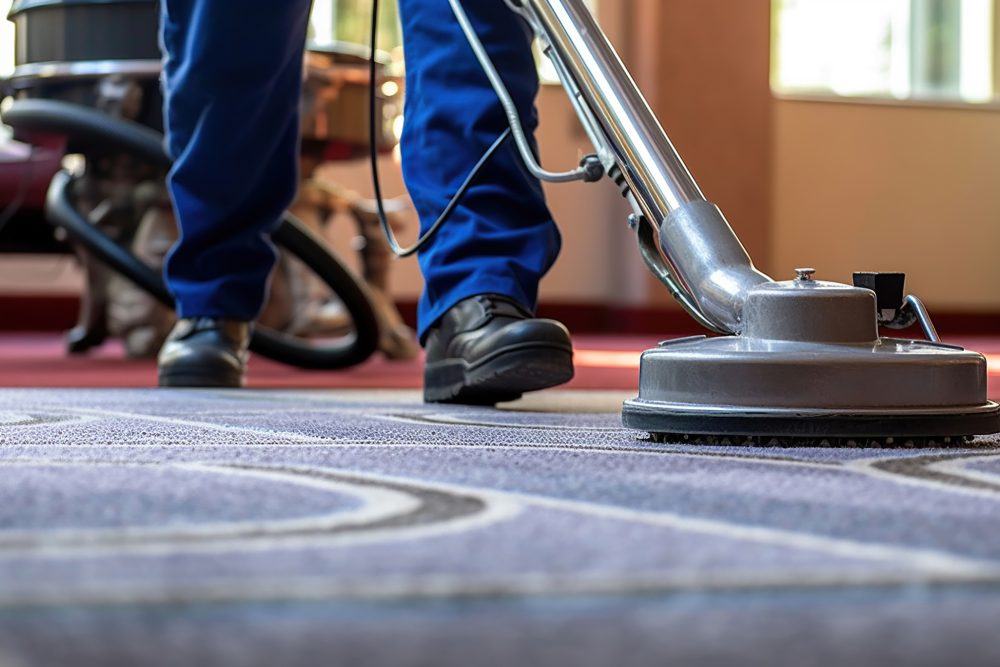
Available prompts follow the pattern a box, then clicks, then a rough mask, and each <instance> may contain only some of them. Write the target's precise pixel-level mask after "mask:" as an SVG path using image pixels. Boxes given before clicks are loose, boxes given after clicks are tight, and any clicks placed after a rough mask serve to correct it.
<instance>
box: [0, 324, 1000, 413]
mask: <svg viewBox="0 0 1000 667" xmlns="http://www.w3.org/2000/svg"><path fill="white" fill-rule="evenodd" d="M657 341H658V338H656V337H649V336H642V337H639V336H578V337H577V338H576V339H575V343H576V371H577V372H576V377H575V378H574V379H573V381H572V382H570V383H569V385H567V386H568V387H569V388H571V389H621V390H627V389H635V388H636V387H637V385H638V370H637V369H638V364H639V355H640V353H641V352H642V351H643V350H645V349H647V348H649V347H652V346H654V345H655V344H656V343H657ZM948 342H951V343H956V344H959V345H964V346H966V347H968V348H970V349H974V350H978V351H980V352H983V353H984V354H986V356H987V359H988V360H989V362H990V392H989V393H990V396H991V397H992V398H1000V337H975V338H974V337H966V338H955V339H950V340H949V341H948ZM421 370H422V361H421V360H416V361H411V362H390V361H387V360H386V359H384V358H383V357H381V356H380V355H376V356H375V357H373V358H372V359H371V360H369V361H368V362H367V363H365V364H363V365H361V366H359V367H357V368H353V369H350V370H346V371H303V370H299V369H296V368H290V367H288V366H284V365H282V364H278V363H275V362H273V361H270V360H268V359H264V358H262V357H254V358H253V360H252V361H251V365H250V375H249V385H250V386H251V387H257V388H311V389H318V388H330V389H416V388H418V387H420V384H421ZM155 384H156V368H155V365H154V364H153V362H152V361H133V360H129V359H126V358H125V357H124V354H123V352H122V348H121V346H120V345H118V344H117V343H116V342H110V343H108V344H106V345H104V346H103V347H102V348H100V349H99V350H96V351H95V352H93V353H91V354H89V355H86V356H72V357H71V356H67V355H66V353H65V349H64V345H63V341H62V337H61V336H59V335H56V334H51V333H45V334H34V335H32V334H0V387H150V386H153V385H155Z"/></svg>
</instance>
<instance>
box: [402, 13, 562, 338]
mask: <svg viewBox="0 0 1000 667" xmlns="http://www.w3.org/2000/svg"><path fill="white" fill-rule="evenodd" d="M464 7H465V10H466V12H467V13H468V14H469V17H470V19H471V20H472V23H473V24H474V26H475V27H476V31H477V33H478V34H479V36H480V39H481V40H482V42H483V44H484V45H485V47H486V49H487V51H488V52H489V54H490V56H491V58H492V60H493V62H494V63H495V65H496V67H497V69H498V70H499V71H500V74H501V76H502V77H503V79H504V83H506V85H507V88H508V90H509V91H510V94H511V96H512V97H513V98H514V101H515V103H516V105H517V108H518V111H519V113H520V116H521V122H522V124H523V125H524V127H525V130H526V131H527V133H528V135H529V136H533V134H534V131H535V129H536V128H537V126H538V114H537V111H536V109H535V97H536V95H537V94H538V74H537V70H536V68H535V62H534V58H533V56H532V53H531V48H530V47H531V36H530V32H529V29H528V27H527V25H526V24H525V23H524V21H523V20H522V19H521V18H520V17H518V16H517V15H516V14H514V12H512V11H511V10H510V9H509V8H508V7H507V5H506V4H505V3H504V2H503V0H465V2H464ZM399 11H400V18H401V19H402V23H403V42H404V49H405V52H406V67H407V68H406V108H405V123H404V126H403V137H402V154H403V177H404V179H405V181H406V186H407V190H408V191H409V193H410V197H411V198H412V199H413V202H414V205H415V206H416V208H417V211H418V212H419V214H420V220H421V223H422V227H423V228H424V229H426V227H427V226H428V225H430V224H432V223H433V222H434V220H435V219H436V218H437V216H438V214H440V212H441V211H442V210H443V209H444V207H445V206H446V205H447V204H448V202H449V200H450V199H451V197H452V196H453V195H454V193H455V191H456V190H457V189H458V187H459V185H460V184H461V183H462V181H464V180H465V178H466V176H467V175H468V174H469V171H470V170H471V169H472V167H473V166H474V165H475V164H476V162H477V161H478V160H479V158H480V157H481V156H482V155H483V153H484V152H486V150H488V148H489V146H490V145H491V144H492V143H493V142H494V141H495V140H496V138H497V137H498V136H499V135H500V134H501V133H502V132H503V131H504V130H505V129H506V128H507V125H508V121H507V117H506V115H505V114H504V111H503V108H502V107H501V105H500V103H499V101H498V100H497V96H496V93H495V92H494V91H493V89H492V87H490V83H489V80H488V79H487V78H486V75H485V74H484V73H483V71H482V68H481V67H480V65H479V62H478V61H477V60H476V58H475V56H474V54H473V52H472V49H471V47H470V46H469V44H468V42H467V41H466V39H465V36H464V35H463V33H462V30H461V28H460V27H459V25H458V22H457V21H456V20H455V16H454V14H453V13H452V10H451V7H450V6H449V3H448V1H447V0H399ZM559 247H560V237H559V232H558V230H557V229H556V226H555V223H553V221H552V214H551V213H550V212H549V210H548V207H547V206H546V204H545V198H544V195H543V193H542V188H541V185H540V184H539V182H538V180H537V179H535V178H534V177H533V176H532V175H531V174H530V173H529V172H528V170H527V169H526V168H525V166H524V163H523V162H522V161H521V158H520V156H519V154H518V152H517V148H516V146H515V144H514V142H513V141H512V140H509V141H508V142H507V143H506V144H505V145H504V146H503V148H502V149H501V150H500V151H499V152H498V153H497V154H496V155H495V156H494V157H493V158H492V159H491V160H490V162H489V163H487V165H486V166H485V168H484V170H483V171H482V173H481V175H480V177H479V178H478V179H477V180H476V182H475V184H474V185H473V186H472V187H471V188H470V189H469V191H468V192H467V193H466V195H465V196H464V197H463V198H462V201H461V204H460V205H459V206H458V208H457V209H455V213H454V214H453V215H452V217H451V218H450V219H449V221H448V222H447V223H446V224H445V225H444V226H443V227H442V228H441V230H440V232H439V233H438V236H437V238H435V239H434V241H433V242H432V243H431V244H430V246H429V247H428V248H427V249H426V250H424V251H423V252H421V253H420V256H419V257H420V267H421V269H422V271H423V274H424V281H425V288H424V294H423V297H422V298H421V300H420V306H419V309H418V315H419V317H418V320H419V329H420V331H419V333H420V335H421V337H423V335H424V334H425V333H426V330H427V328H428V327H429V326H431V325H432V324H433V323H434V322H435V321H436V320H437V319H438V318H440V317H441V316H442V315H444V313H445V312H446V311H447V310H448V309H449V308H451V307H452V306H453V305H455V304H456V303H457V302H458V301H461V300H462V299H464V298H466V297H469V296H474V295H477V294H486V293H492V294H501V295H504V296H508V297H510V298H512V299H514V300H515V301H517V302H519V303H521V304H523V305H525V306H527V307H528V308H530V309H531V310H534V309H535V306H536V303H537V299H538V283H539V281H540V280H541V278H542V276H543V275H544V274H545V273H546V272H547V271H548V270H549V268H550V267H551V265H552V263H553V262H554V261H555V258H556V255H557V254H558V253H559ZM421 339H422V338H421Z"/></svg>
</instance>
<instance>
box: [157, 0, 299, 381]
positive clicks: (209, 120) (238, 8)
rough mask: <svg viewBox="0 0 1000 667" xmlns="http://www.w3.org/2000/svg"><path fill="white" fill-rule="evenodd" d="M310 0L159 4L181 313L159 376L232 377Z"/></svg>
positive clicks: (288, 155) (273, 221)
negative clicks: (160, 9)
mask: <svg viewBox="0 0 1000 667" xmlns="http://www.w3.org/2000/svg"><path fill="white" fill-rule="evenodd" d="M310 5H311V0H282V1H281V2H246V1H245V0H164V1H163V4H162V7H163V15H162V26H161V28H162V33H161V40H162V46H163V51H164V56H165V60H164V88H165V98H166V103H165V122H166V127H167V144H168V149H169V151H170V154H171V157H173V159H174V168H173V169H172V170H171V172H170V176H169V186H170V193H171V196H172V197H173V200H174V205H175V208H176V211H177V216H178V223H179V226H180V231H181V237H180V240H179V241H178V243H177V245H176V246H175V247H174V248H173V250H172V251H171V253H170V255H169V257H168V259H167V263H166V269H165V273H166V280H167V284H168V286H169V288H170V291H171V292H172V294H173V295H174V297H175V299H176V300H177V312H178V316H179V317H180V318H182V320H181V322H180V323H179V324H178V328H177V329H176V330H175V332H174V334H172V335H171V338H170V339H168V342H167V345H166V346H165V347H164V350H163V352H162V353H161V357H160V380H161V384H169V385H190V384H208V385H217V384H234V383H236V382H237V381H239V382H241V381H242V374H243V366H244V363H243V358H244V357H245V345H246V338H247V335H248V331H247V325H246V323H248V322H250V321H252V320H253V319H255V318H256V317H257V314H258V313H259V311H260V309H261V307H262V305H263V303H264V300H265V297H266V290H267V280H268V276H269V274H270V271H271V268H272V267H273V265H274V262H275V258H276V253H275V250H274V248H273V246H272V245H271V242H270V240H269V234H270V233H271V232H272V231H273V230H274V229H275V227H276V225H277V224H278V221H279V220H280V216H281V214H282V212H283V211H284V210H285V208H286V207H287V206H288V205H289V204H290V203H291V201H292V199H293V197H294V196H295V191H296V188H297V186H298V175H297V168H298V137H299V101H300V93H301V86H302V52H303V48H304V42H305V33H306V26H307V23H308V18H309V9H310Z"/></svg>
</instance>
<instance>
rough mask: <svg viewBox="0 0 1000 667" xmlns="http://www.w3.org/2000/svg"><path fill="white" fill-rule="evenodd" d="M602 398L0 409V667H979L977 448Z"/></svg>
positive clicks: (189, 397)
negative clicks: (674, 430)
mask: <svg viewBox="0 0 1000 667" xmlns="http://www.w3.org/2000/svg"><path fill="white" fill-rule="evenodd" d="M617 402H618V397H607V396H601V395H595V394H589V393H570V392H567V393H552V394H543V395H542V396H541V398H538V399H534V402H523V403H519V404H512V405H511V406H508V407H507V408H506V409H503V410H492V409H486V408H465V407H440V406H426V405H423V404H421V403H420V402H419V401H418V400H417V396H416V395H415V394H413V393H384V394H373V393H349V392H301V393H296V392H263V391H259V392H251V391H245V392H221V391H205V392H197V391H135V390H130V391H124V390H121V391H117V390H58V391H56V390H0V470H2V473H3V476H2V478H0V667H19V666H21V665H36V664H37V665H58V664H67V665H69V664H72V665H118V664H121V665H132V664H141V665H201V664H206V665H309V664H343V665H361V666H363V665H427V666H428V667H430V666H446V667H447V666H451V665H456V666H457V665H477V666H478V665H554V666H555V665H560V666H561V665H581V666H589V665H595V666H597V665H666V664H700V665H714V664H741V665H779V664H782V665H784V664H787V665H841V664H851V665H884V664H892V663H896V662H898V663H905V664H908V665H937V664H962V665H978V664H982V665H995V664H997V660H998V657H997V656H998V655H1000V640H998V639H997V622H998V620H1000V530H998V529H1000V442H998V441H997V440H995V439H981V440H977V441H975V442H973V443H971V444H969V445H967V446H964V447H963V448H961V449H948V450H945V449H934V450H930V449H925V450H917V449H886V450H874V449H776V448H775V449H771V448H759V449H747V448H740V447H707V446H691V445H671V444H655V443H652V442H650V441H649V440H647V439H646V438H645V437H644V435H643V434H640V433H635V432H630V431H626V430H624V429H622V428H621V427H620V425H619V417H618V415H617V413H616V412H614V410H615V406H616V404H617Z"/></svg>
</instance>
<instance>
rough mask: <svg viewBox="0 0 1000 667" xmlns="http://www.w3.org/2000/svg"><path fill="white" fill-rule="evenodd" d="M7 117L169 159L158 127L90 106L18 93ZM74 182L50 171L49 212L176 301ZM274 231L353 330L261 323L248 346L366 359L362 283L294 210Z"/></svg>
mask: <svg viewBox="0 0 1000 667" xmlns="http://www.w3.org/2000/svg"><path fill="white" fill-rule="evenodd" d="M3 120H4V122H6V123H8V124H9V125H11V127H14V128H15V129H18V130H31V131H38V132H45V133H50V134H59V135H64V136H66V137H67V138H68V139H69V141H70V142H71V143H72V144H74V145H80V146H87V147H93V148H94V149H95V151H96V150H100V151H101V152H104V153H107V152H117V153H126V154H129V155H132V156H134V157H138V158H140V159H142V160H144V161H146V162H149V163H151V164H152V165H154V166H157V167H160V168H164V169H167V168H169V167H170V159H169V157H168V156H167V153H166V151H165V150H164V148H163V139H162V136H161V135H160V134H159V133H158V132H155V131H153V130H150V129H148V128H146V127H144V126H141V125H138V124H137V123H133V122H131V121H127V120H123V119H119V118H113V117H111V116H108V115H107V114H104V113H101V112H100V111H95V110H93V109H90V108H88V107H82V106H80V105H76V104H70V103H67V102H59V101H55V100H20V101H18V102H15V103H14V104H13V105H12V106H11V107H10V109H8V111H7V112H5V113H4V114H3ZM72 183H73V177H72V176H71V175H70V174H69V173H67V172H59V173H58V174H56V176H55V177H54V178H53V179H52V183H51V185H50V186H49V191H48V195H47V198H46V215H47V216H48V218H49V220H50V221H51V222H52V223H53V224H55V225H58V226H60V227H62V228H64V229H65V230H66V231H67V233H69V234H70V236H72V237H73V239H74V240H76V241H77V242H78V243H80V244H81V245H82V246H83V247H84V248H86V249H87V250H88V251H89V252H91V253H92V254H93V255H94V256H95V257H96V258H97V259H98V260H99V261H101V262H103V263H105V264H107V265H108V266H110V267H111V268H112V269H113V270H115V271H117V272H119V273H121V274H122V275H124V276H125V277H126V278H128V279H129V280H131V281H133V282H134V283H135V284H136V285H138V286H139V287H140V288H141V289H143V290H144V291H146V292H148V293H149V294H150V295H151V296H153V297H154V298H156V299H157V300H159V301H160V302H162V303H163V304H164V305H166V306H168V307H170V308H173V307H174V300H173V297H172V296H171V294H170V292H169V290H167V287H166V285H165V284H164V282H163V278H162V277H161V275H160V273H159V272H158V271H155V270H153V269H151V268H150V267H148V266H147V265H146V264H144V263H143V262H142V261H140V260H139V259H138V258H136V257H135V255H133V254H132V253H131V252H130V251H129V250H128V249H126V248H124V247H122V246H120V245H119V244H118V243H116V242H115V241H114V240H113V239H112V238H110V237H109V236H107V235H106V234H105V233H104V232H103V231H101V230H100V229H99V228H98V227H96V226H95V225H92V224H90V222H89V221H88V220H87V219H86V218H85V217H84V216H83V215H81V214H80V212H79V211H78V210H77V209H76V207H75V205H74V203H73V199H72V196H71V192H70V189H71V185H72ZM272 238H273V239H274V241H275V243H277V244H278V245H280V246H282V247H284V248H285V249H287V250H288V251H289V252H290V253H291V254H292V255H294V256H296V257H298V258H299V259H300V260H302V261H303V263H304V264H305V265H306V266H308V267H309V268H310V269H311V270H312V271H313V272H314V273H315V274H316V275H317V276H318V277H319V278H320V279H321V280H323V282H324V283H326V284H327V285H328V286H329V287H330V288H331V290H332V291H333V293H334V294H336V295H337V297H338V298H340V300H341V301H342V302H343V304H344V307H345V308H346V310H347V312H348V313H349V314H350V315H351V318H352V320H353V322H354V331H353V333H352V334H351V335H349V336H345V337H343V338H341V339H338V340H336V341H334V342H330V343H315V344H314V343H310V342H308V341H305V340H303V339H300V338H296V337H294V336H290V335H287V334H283V333H281V332H279V331H275V330H273V329H268V328H266V327H256V328H255V331H254V335H253V339H252V341H251V345H250V347H251V349H252V350H253V351H255V352H257V353H259V354H261V355H263V356H266V357H269V358H271V359H274V360H276V361H280V362H282V363H286V364H290V365H293V366H298V367H300V368H313V369H327V370H329V369H339V368H347V367H350V366H354V365H357V364H359V363H361V362H363V361H365V360H366V359H367V358H368V357H370V356H371V355H372V353H373V352H374V351H375V350H376V349H377V347H378V338H379V325H378V320H377V319H376V317H375V312H374V309H373V307H372V303H371V300H370V298H369V296H368V293H367V290H366V288H365V287H364V285H362V284H361V283H360V282H359V281H358V280H357V279H356V278H355V277H354V275H353V274H351V273H350V272H349V271H348V270H347V269H346V268H345V267H344V266H343V264H341V263H340V261H339V260H337V258H336V257H335V256H334V255H332V254H331V253H330V252H329V251H328V250H327V249H326V247H325V246H324V245H323V244H322V243H321V242H320V241H319V240H317V239H316V238H315V237H314V236H313V235H312V234H311V233H310V232H309V231H308V230H307V229H306V228H305V227H303V226H302V224H301V223H300V222H298V221H297V220H296V219H295V218H294V217H292V216H290V215H287V214H286V216H285V218H284V219H283V220H282V222H281V224H280V226H279V227H278V230H277V231H276V232H275V233H274V234H273V236H272Z"/></svg>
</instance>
